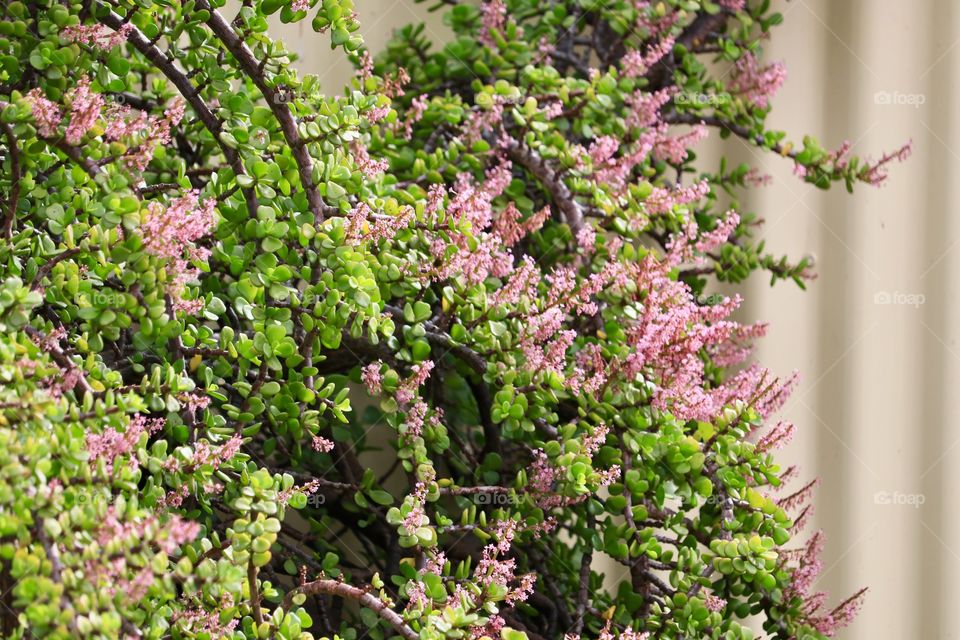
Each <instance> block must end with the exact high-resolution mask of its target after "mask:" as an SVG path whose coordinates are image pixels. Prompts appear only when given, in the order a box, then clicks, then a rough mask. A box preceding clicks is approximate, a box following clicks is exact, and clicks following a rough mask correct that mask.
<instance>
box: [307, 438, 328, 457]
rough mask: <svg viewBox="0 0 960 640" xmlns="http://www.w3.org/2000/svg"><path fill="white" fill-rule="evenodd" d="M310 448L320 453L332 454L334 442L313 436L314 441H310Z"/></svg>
mask: <svg viewBox="0 0 960 640" xmlns="http://www.w3.org/2000/svg"><path fill="white" fill-rule="evenodd" d="M310 446H311V447H312V448H313V450H314V451H317V452H319V453H330V452H331V451H333V447H334V444H333V440H329V439H327V438H324V437H322V436H313V439H312V440H311V441H310Z"/></svg>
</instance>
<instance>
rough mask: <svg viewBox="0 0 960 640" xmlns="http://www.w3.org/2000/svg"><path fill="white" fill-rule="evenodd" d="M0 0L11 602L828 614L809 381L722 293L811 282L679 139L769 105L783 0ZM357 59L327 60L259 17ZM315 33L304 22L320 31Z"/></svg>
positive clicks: (201, 613)
mask: <svg viewBox="0 0 960 640" xmlns="http://www.w3.org/2000/svg"><path fill="white" fill-rule="evenodd" d="M431 9H433V10H442V11H444V12H445V19H446V21H447V24H448V25H449V27H450V29H451V31H452V37H450V38H449V39H448V40H447V41H446V42H443V43H438V42H432V41H431V40H430V39H429V38H428V37H427V36H426V34H425V32H424V28H423V27H422V26H410V27H406V28H402V29H399V30H398V31H397V32H396V34H395V37H394V39H393V40H392V41H391V42H390V43H389V44H387V45H386V46H385V47H381V48H380V49H379V50H370V49H368V47H367V45H366V44H365V43H364V41H363V39H362V37H361V36H360V31H359V29H360V25H359V23H358V17H357V14H356V13H355V11H354V6H353V2H352V0H294V1H293V2H289V1H288V0H243V1H242V2H230V3H226V2H225V1H224V0H185V1H183V2H175V1H173V0H62V1H54V0H29V1H26V2H24V1H20V0H12V1H9V2H4V3H2V6H0V51H2V54H0V109H2V113H0V149H2V154H3V155H2V177H0V193H2V211H0V234H2V235H3V238H2V243H0V265H2V266H0V282H2V284H0V331H2V333H0V380H2V385H0V632H2V635H3V637H5V638H51V639H52V638H64V639H66V638H71V639H72V638H124V639H134V638H149V639H155V640H161V639H163V640H166V639H182V638H196V639H202V640H207V639H210V638H234V639H240V638H260V639H266V638H278V639H287V640H291V639H295V638H299V639H308V638H319V637H331V638H332V637H338V638H343V639H344V640H360V639H361V638H367V637H369V638H374V639H379V638H390V637H396V636H400V637H402V638H405V639H407V640H414V639H415V638H421V639H423V640H432V639H439V638H465V639H473V638H498V637H502V638H504V639H507V640H515V639H517V638H524V637H527V638H530V639H538V638H558V639H559V638H566V639H577V638H584V639H587V638H601V639H603V640H612V639H613V638H624V639H629V640H639V639H641V638H650V639H653V638H671V639H673V638H676V639H680V638H729V639H732V638H757V637H765V638H777V639H781V640H785V639H797V640H810V639H819V638H823V637H827V636H832V635H833V634H834V633H835V632H836V630H837V629H839V628H841V627H843V626H844V625H846V624H847V623H848V622H849V621H850V620H851V618H852V617H853V615H854V613H855V611H856V609H857V606H858V604H859V602H860V599H861V597H862V595H863V594H862V592H861V593H858V594H855V595H853V596H851V597H848V596H843V595H841V596H839V597H833V598H828V597H827V596H826V595H824V594H822V593H820V592H818V591H817V589H816V588H815V585H814V582H815V579H816V577H817V572H818V570H819V567H820V563H819V560H818V553H819V551H820V548H821V547H822V544H823V537H822V536H821V535H820V534H818V533H811V532H802V528H803V524H804V522H806V521H807V520H809V517H808V516H809V514H810V506H809V505H808V498H809V496H810V494H811V492H812V489H813V483H808V482H806V481H804V480H803V479H802V478H801V479H797V480H795V481H792V480H791V477H792V475H793V470H792V469H784V468H781V467H780V466H779V465H778V464H777V462H776V459H775V458H774V455H773V452H774V451H775V450H776V449H777V448H778V447H779V446H780V445H782V444H783V443H784V442H785V441H786V440H787V439H788V438H789V436H790V435H791V433H792V429H793V427H792V426H790V425H789V424H785V423H782V422H777V421H776V420H775V419H774V418H773V417H772V416H773V414H775V413H776V411H777V409H778V408H779V407H780V406H781V405H782V404H783V402H784V400H785V399H786V397H787V394H788V393H789V389H790V387H791V385H792V384H793V378H792V377H790V376H786V377H778V375H777V374H775V373H773V372H770V371H768V370H767V369H764V368H763V367H762V366H760V365H759V364H756V363H753V362H752V361H751V359H750V343H751V342H752V341H753V340H754V339H755V338H758V337H760V336H761V335H762V334H763V332H764V325H763V324H762V323H758V324H741V323H739V322H737V321H734V320H733V319H731V314H733V312H734V311H735V310H736V308H737V306H738V304H739V302H740V299H739V298H738V297H726V296H722V295H719V294H717V293H716V292H715V286H716V285H715V283H717V282H718V281H724V282H729V283H737V282H741V281H743V280H744V279H745V278H747V277H748V276H749V275H750V274H751V272H754V271H762V272H766V274H768V275H769V276H770V277H771V278H772V279H773V280H779V279H786V280H793V281H796V282H797V283H798V284H801V285H802V284H803V282H804V281H805V280H806V279H808V278H809V277H810V276H811V266H812V265H810V264H809V262H808V260H805V259H803V260H799V261H797V262H791V261H790V260H788V259H786V258H781V257H779V256H776V255H773V254H770V253H768V252H767V251H766V249H765V248H764V244H763V242H762V241H761V240H759V239H758V238H759V232H758V229H759V226H760V222H761V221H760V219H759V218H758V217H757V216H756V215H753V214H751V213H749V212H747V211H744V210H743V209H742V208H741V207H740V205H739V202H740V200H741V199H742V196H743V194H744V193H745V190H747V189H750V188H752V187H755V186H758V185H762V184H763V183H764V182H765V181H768V180H769V178H767V177H765V176H764V175H763V174H762V173H760V172H759V171H758V170H757V169H756V168H754V167H751V166H747V165H739V166H734V165H732V164H729V163H727V162H721V163H720V164H719V166H718V167H717V166H702V165H703V164H704V163H702V162H701V163H698V161H697V157H696V154H695V148H696V145H697V143H698V141H700V140H701V139H702V138H704V137H705V136H707V135H715V136H720V137H721V138H731V143H730V144H736V142H733V140H739V142H740V144H743V145H747V146H749V147H751V148H752V149H753V150H754V153H756V154H759V153H762V152H769V155H770V156H782V158H779V159H778V158H775V157H771V158H770V161H774V162H787V163H791V164H792V166H793V167H794V169H795V173H796V174H797V176H798V177H799V179H802V180H805V181H806V182H808V183H811V184H813V185H816V186H817V187H822V188H828V187H829V186H830V185H832V184H833V183H837V182H842V183H844V184H845V186H846V187H847V188H848V189H849V188H852V187H853V186H854V185H855V184H856V183H858V182H865V183H869V184H879V183H881V182H882V181H883V180H884V178H885V176H886V172H887V168H888V166H889V165H890V163H891V162H894V161H896V160H901V159H903V158H904V157H906V155H907V154H908V153H909V145H908V146H906V147H903V148H901V149H900V150H898V151H896V152H894V153H890V154H887V155H883V156H880V157H879V158H878V159H877V160H876V161H873V162H871V161H867V160H864V159H860V158H856V157H853V156H851V155H850V148H849V144H843V145H841V146H840V147H839V148H837V149H836V150H828V149H826V148H824V147H822V146H821V145H820V144H818V142H817V141H816V140H815V139H813V138H811V137H806V138H804V139H803V140H802V143H799V144H794V143H792V142H790V141H789V140H788V138H787V134H786V133H784V132H779V131H774V130H770V129H769V128H767V127H766V126H765V120H766V117H767V114H768V112H769V109H770V99H771V97H772V95H773V93H774V92H775V91H776V90H777V88H778V87H779V86H780V85H781V84H782V82H783V80H784V77H785V75H784V69H783V66H782V65H781V64H779V63H776V62H769V61H766V62H765V61H763V58H762V55H761V45H762V43H763V42H764V41H765V39H766V38H767V37H768V36H769V35H770V31H771V29H772V28H773V27H774V26H776V25H777V24H779V23H780V21H781V16H780V15H779V14H777V13H776V12H774V11H772V10H771V9H770V7H769V2H768V1H766V0H756V1H755V0H749V1H746V0H663V1H661V2H645V1H643V0H552V1H550V2H547V1H546V0H489V1H487V2H476V3H474V2H466V1H458V0H445V2H441V3H440V4H439V5H437V6H435V7H431ZM279 21H283V22H298V21H302V22H303V23H304V25H305V26H309V27H312V29H313V31H314V32H316V34H315V35H313V37H315V38H317V39H322V40H323V41H324V42H325V43H327V42H328V43H330V45H331V46H332V47H334V48H338V49H341V50H342V51H343V52H345V53H346V55H347V56H348V57H349V58H350V60H352V61H353V62H354V64H355V65H356V69H357V71H356V75H355V77H354V79H353V80H352V81H351V83H350V86H348V87H333V88H328V87H321V84H320V81H319V79H318V78H316V77H311V76H305V77H302V76H300V75H298V73H297V72H296V70H295V69H296V56H295V55H294V54H293V53H291V51H290V50H289V49H288V48H286V47H285V45H284V44H282V43H281V42H279V41H277V40H274V39H272V38H271V37H270V35H269V34H270V25H271V24H274V25H275V24H276V23H277V22H279ZM307 33H310V30H309V29H307Z"/></svg>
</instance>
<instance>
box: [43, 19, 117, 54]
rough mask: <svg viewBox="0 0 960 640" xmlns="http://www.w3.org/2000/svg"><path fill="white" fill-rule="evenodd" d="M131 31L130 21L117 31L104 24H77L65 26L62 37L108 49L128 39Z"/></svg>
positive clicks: (96, 47) (68, 40) (95, 47)
mask: <svg viewBox="0 0 960 640" xmlns="http://www.w3.org/2000/svg"><path fill="white" fill-rule="evenodd" d="M131 31H133V25H132V24H130V23H125V24H124V25H123V26H121V27H120V28H119V29H118V30H117V31H113V30H111V29H110V28H109V27H106V26H104V25H102V24H77V25H71V26H68V27H65V28H64V29H63V31H61V32H60V37H62V38H63V39H64V40H66V41H67V42H78V43H80V44H85V45H87V46H89V47H93V48H94V49H101V50H103V51H107V50H110V49H113V48H114V47H116V46H117V45H119V44H120V43H122V42H123V41H124V40H126V39H127V36H128V35H129V34H130V32H131Z"/></svg>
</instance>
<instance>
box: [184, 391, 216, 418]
mask: <svg viewBox="0 0 960 640" xmlns="http://www.w3.org/2000/svg"><path fill="white" fill-rule="evenodd" d="M180 402H182V403H184V404H185V405H187V410H189V411H190V412H191V413H196V412H197V411H202V410H203V409H206V408H207V407H209V406H210V396H202V395H199V394H196V393H183V394H180Z"/></svg>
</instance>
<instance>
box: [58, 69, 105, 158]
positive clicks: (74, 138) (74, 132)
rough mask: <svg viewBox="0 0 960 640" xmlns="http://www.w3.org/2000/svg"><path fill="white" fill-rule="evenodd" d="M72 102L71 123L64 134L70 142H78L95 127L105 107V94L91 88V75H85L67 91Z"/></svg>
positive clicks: (68, 98)
mask: <svg viewBox="0 0 960 640" xmlns="http://www.w3.org/2000/svg"><path fill="white" fill-rule="evenodd" d="M67 101H68V102H69V103H70V124H68V125H67V132H66V134H65V135H64V138H65V139H66V141H67V143H68V144H77V143H79V142H80V140H81V139H82V138H83V136H84V135H86V133H87V131H89V130H90V129H92V128H93V125H94V124H96V122H97V119H98V118H99V117H100V112H101V110H102V109H103V105H104V102H103V96H102V95H100V94H99V93H96V92H95V91H93V90H92V89H91V88H90V78H89V76H83V77H82V78H80V80H79V82H77V84H76V86H75V87H74V88H73V89H71V90H70V91H69V92H68V93H67Z"/></svg>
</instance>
